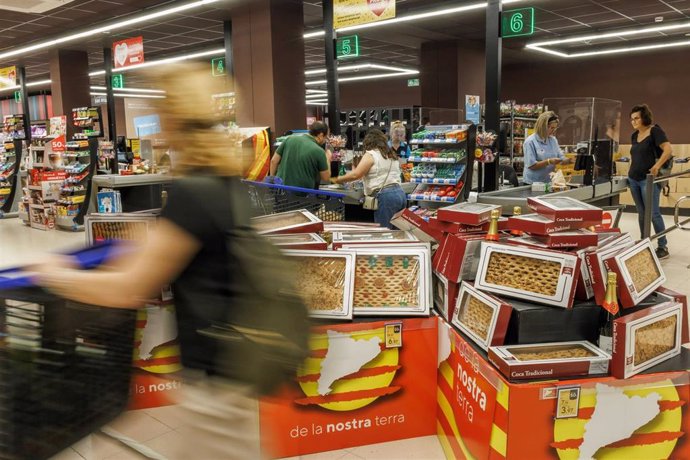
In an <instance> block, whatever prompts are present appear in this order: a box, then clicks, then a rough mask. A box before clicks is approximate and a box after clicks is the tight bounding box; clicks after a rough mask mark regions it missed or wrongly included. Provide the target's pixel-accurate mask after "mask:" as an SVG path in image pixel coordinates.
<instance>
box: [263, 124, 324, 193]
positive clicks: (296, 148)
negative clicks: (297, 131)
mask: <svg viewBox="0 0 690 460" xmlns="http://www.w3.org/2000/svg"><path fill="white" fill-rule="evenodd" d="M327 137H328V126H326V124H325V123H323V122H321V121H315V122H314V123H312V125H311V126H310V127H309V134H305V135H292V136H290V137H288V138H287V139H286V140H285V142H283V143H282V144H281V145H280V147H278V150H276V152H275V153H274V154H273V158H271V169H270V171H271V172H270V174H271V176H277V177H279V178H280V179H282V181H283V184H284V185H289V186H291V187H301V188H310V189H318V188H319V183H320V182H321V181H323V182H328V180H329V179H330V178H331V157H330V153H329V151H328V150H324V145H325V144H326V138H327Z"/></svg>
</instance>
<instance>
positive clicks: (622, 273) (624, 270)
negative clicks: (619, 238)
mask: <svg viewBox="0 0 690 460" xmlns="http://www.w3.org/2000/svg"><path fill="white" fill-rule="evenodd" d="M604 266H606V268H607V270H609V271H614V272H616V274H617V275H618V298H619V300H620V304H621V307H623V308H631V307H634V306H635V305H637V304H638V303H640V302H641V301H642V300H643V299H644V298H645V297H647V296H648V295H649V294H651V293H652V292H654V290H655V289H656V288H658V287H661V285H662V284H664V283H665V282H666V275H665V274H664V270H663V268H662V267H661V263H660V262H659V259H658V258H657V256H656V253H655V252H654V248H653V247H652V243H651V241H650V240H649V239H648V238H645V239H644V240H642V241H640V242H639V243H637V244H635V245H634V246H631V247H628V248H626V249H624V250H623V251H621V252H618V253H616V255H615V256H614V257H612V258H609V259H605V260H604Z"/></svg>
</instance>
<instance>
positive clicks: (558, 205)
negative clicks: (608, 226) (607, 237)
mask: <svg viewBox="0 0 690 460" xmlns="http://www.w3.org/2000/svg"><path fill="white" fill-rule="evenodd" d="M527 205H528V206H529V207H530V209H532V210H533V211H535V212H536V213H538V214H541V215H542V216H546V217H548V218H549V219H552V220H555V221H556V222H575V223H578V222H596V224H601V220H602V217H603V210H602V209H601V208H597V207H596V206H592V205H590V204H587V203H583V202H582V201H579V200H576V199H574V198H569V197H560V196H541V197H536V198H532V197H529V198H527ZM596 224H595V225H596Z"/></svg>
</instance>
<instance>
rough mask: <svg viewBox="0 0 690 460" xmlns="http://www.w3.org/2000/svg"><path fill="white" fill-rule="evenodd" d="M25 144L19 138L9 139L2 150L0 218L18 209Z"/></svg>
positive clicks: (0, 160) (0, 154) (0, 153)
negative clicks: (20, 173) (20, 172)
mask: <svg viewBox="0 0 690 460" xmlns="http://www.w3.org/2000/svg"><path fill="white" fill-rule="evenodd" d="M23 146H24V142H23V141H22V140H19V139H17V140H14V141H11V142H10V141H7V142H5V143H4V144H3V147H2V151H1V152H0V218H2V217H5V216H7V217H9V216H11V215H12V213H13V212H14V211H16V206H17V201H18V198H19V196H18V193H17V191H18V190H20V182H21V181H20V179H19V170H20V165H21V161H22V150H23Z"/></svg>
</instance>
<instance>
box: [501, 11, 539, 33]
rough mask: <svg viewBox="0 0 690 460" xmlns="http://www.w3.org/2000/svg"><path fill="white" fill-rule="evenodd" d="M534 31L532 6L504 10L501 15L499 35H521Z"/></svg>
mask: <svg viewBox="0 0 690 460" xmlns="http://www.w3.org/2000/svg"><path fill="white" fill-rule="evenodd" d="M533 33H534V8H520V9H517V10H510V11H504V12H503V14H502V15H501V37H503V38H508V37H521V36H525V35H532V34H533Z"/></svg>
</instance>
